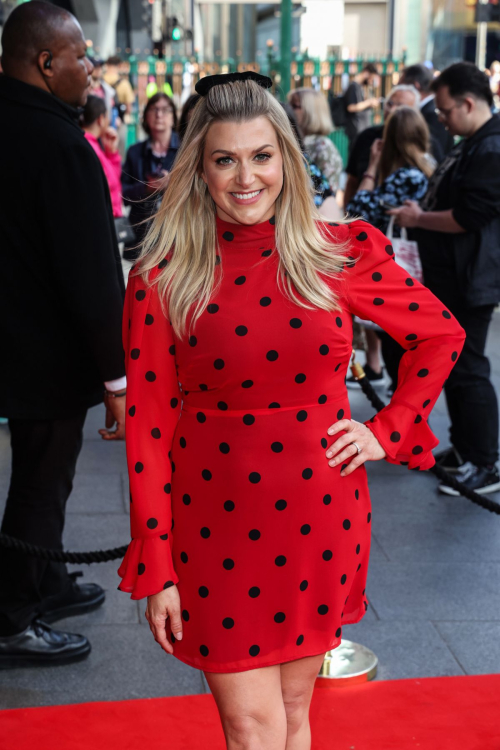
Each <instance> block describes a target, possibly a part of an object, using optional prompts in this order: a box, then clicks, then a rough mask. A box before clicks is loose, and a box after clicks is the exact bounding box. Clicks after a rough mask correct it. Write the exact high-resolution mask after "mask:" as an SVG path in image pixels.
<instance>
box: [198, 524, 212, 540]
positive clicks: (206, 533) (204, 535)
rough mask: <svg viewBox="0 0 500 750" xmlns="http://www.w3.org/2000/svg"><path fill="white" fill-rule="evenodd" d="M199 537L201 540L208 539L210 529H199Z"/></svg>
mask: <svg viewBox="0 0 500 750" xmlns="http://www.w3.org/2000/svg"><path fill="white" fill-rule="evenodd" d="M200 536H201V537H202V538H203V539H208V537H209V536H210V529H209V528H207V527H206V526H203V528H202V529H200Z"/></svg>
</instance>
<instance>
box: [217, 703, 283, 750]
mask: <svg viewBox="0 0 500 750" xmlns="http://www.w3.org/2000/svg"><path fill="white" fill-rule="evenodd" d="M222 724H223V727H224V734H225V735H226V739H227V741H228V745H229V747H231V748H234V749H235V750H236V748H238V750H239V748H241V750H264V748H273V750H274V748H276V750H284V748H285V744H286V735H287V722H286V715H285V713H284V712H278V711H275V712H271V711H252V712H240V713H237V714H236V713H235V714H232V713H230V714H225V715H224V716H223V717H222Z"/></svg>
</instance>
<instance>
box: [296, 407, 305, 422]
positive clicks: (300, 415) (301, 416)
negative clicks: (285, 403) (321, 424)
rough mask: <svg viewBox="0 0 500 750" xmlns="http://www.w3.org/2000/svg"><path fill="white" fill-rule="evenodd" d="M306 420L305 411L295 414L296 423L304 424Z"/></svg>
mask: <svg viewBox="0 0 500 750" xmlns="http://www.w3.org/2000/svg"><path fill="white" fill-rule="evenodd" d="M306 419H307V412H306V410H305V409H301V410H300V411H298V412H297V421H298V422H305V421H306Z"/></svg>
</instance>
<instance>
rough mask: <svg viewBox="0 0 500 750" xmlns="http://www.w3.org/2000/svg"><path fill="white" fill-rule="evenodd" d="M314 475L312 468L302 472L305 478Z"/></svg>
mask: <svg viewBox="0 0 500 750" xmlns="http://www.w3.org/2000/svg"><path fill="white" fill-rule="evenodd" d="M312 475H313V470H312V469H304V470H303V472H302V478H303V479H310V478H311V477H312Z"/></svg>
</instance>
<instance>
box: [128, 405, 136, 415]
mask: <svg viewBox="0 0 500 750" xmlns="http://www.w3.org/2000/svg"><path fill="white" fill-rule="evenodd" d="M128 413H129V416H131V417H133V416H135V406H131V407H130V409H129V410H128Z"/></svg>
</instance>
